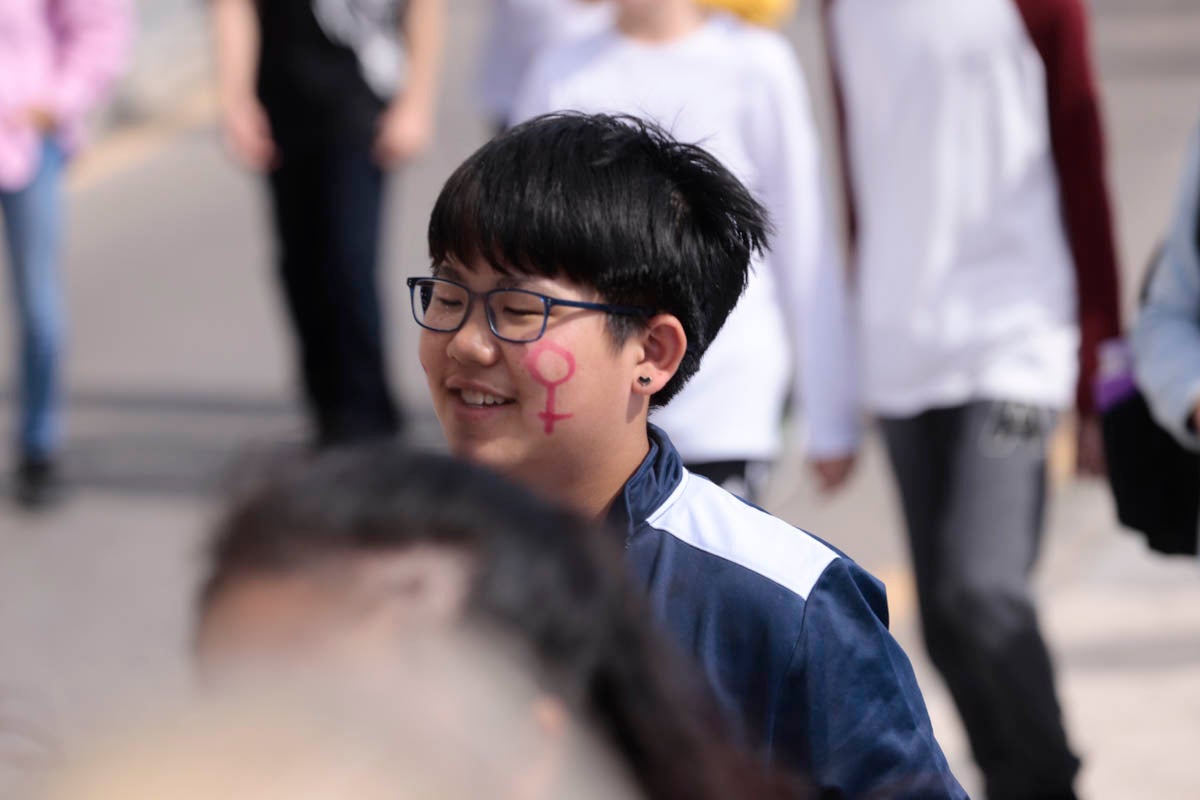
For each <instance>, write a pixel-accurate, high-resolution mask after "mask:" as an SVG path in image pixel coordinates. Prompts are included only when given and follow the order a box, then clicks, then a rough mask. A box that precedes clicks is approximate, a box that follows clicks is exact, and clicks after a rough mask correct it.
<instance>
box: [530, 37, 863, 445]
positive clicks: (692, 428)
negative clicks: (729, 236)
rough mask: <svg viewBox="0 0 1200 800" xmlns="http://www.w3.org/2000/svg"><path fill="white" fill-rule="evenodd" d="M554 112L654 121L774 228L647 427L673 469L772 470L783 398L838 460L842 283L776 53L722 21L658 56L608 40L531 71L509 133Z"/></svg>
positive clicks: (811, 137) (813, 167) (816, 168)
mask: <svg viewBox="0 0 1200 800" xmlns="http://www.w3.org/2000/svg"><path fill="white" fill-rule="evenodd" d="M562 110H576V111H584V112H591V113H598V112H609V113H618V112H619V113H627V114H634V115H637V116H640V117H643V118H647V119H651V120H654V121H655V122H657V123H659V124H660V125H662V126H663V127H664V128H666V129H667V130H668V131H670V132H671V133H672V135H674V136H675V138H677V139H679V140H680V141H684V142H689V143H694V144H699V145H701V146H702V147H704V148H705V149H706V150H708V151H709V152H711V153H712V154H713V155H715V156H716V157H717V158H718V159H720V161H721V162H722V163H723V164H724V165H725V166H726V167H727V168H729V169H730V170H731V171H732V172H733V173H734V174H736V175H737V176H738V177H739V178H740V179H741V180H742V181H743V182H744V183H745V184H746V185H747V186H748V187H749V188H750V189H751V191H752V192H753V193H754V194H755V196H756V197H757V198H758V199H759V200H760V202H762V203H763V205H764V206H765V207H766V208H767V210H768V212H769V213H770V215H771V217H772V219H773V221H774V223H775V227H776V234H775V237H774V239H773V241H772V244H771V249H770V252H769V253H768V254H767V255H766V257H765V258H762V259H759V260H756V262H755V263H754V264H753V273H752V275H751V277H750V281H749V286H748V287H747V289H746V293H745V295H744V296H743V297H742V299H741V301H740V302H739V303H738V305H737V307H736V308H735V309H734V311H733V313H732V314H731V315H730V317H729V320H728V321H727V322H726V324H725V327H724V328H723V329H722V330H721V333H720V334H719V335H718V336H717V338H716V340H715V341H714V342H713V343H712V345H711V347H710V348H709V350H708V352H707V353H706V354H705V356H704V359H703V361H702V363H701V366H700V371H699V373H698V374H697V375H696V376H695V377H693V378H692V380H691V381H690V382H689V383H688V384H687V385H686V386H685V387H684V389H683V391H682V392H681V393H680V394H679V395H678V396H677V397H676V398H675V399H674V400H672V401H671V402H670V403H669V404H668V405H667V407H666V408H663V409H661V410H659V411H657V412H656V413H655V414H654V415H653V416H652V420H653V421H654V422H655V423H656V424H658V425H660V426H662V427H663V428H664V429H665V430H666V431H667V432H668V433H669V434H670V436H671V438H672V440H673V441H674V442H675V444H676V446H677V447H678V449H679V451H680V453H681V454H682V455H683V457H684V459H685V460H687V461H688V462H691V463H697V462H704V461H723V460H741V459H748V460H769V459H771V458H773V457H774V456H776V455H777V454H778V452H779V450H780V448H781V445H782V441H781V438H782V437H781V424H780V423H781V419H782V416H783V411H784V404H785V401H786V397H787V394H788V391H789V388H793V392H792V393H793V396H794V398H795V400H796V403H797V411H799V410H800V406H802V407H803V412H804V415H803V419H804V420H805V422H806V427H807V451H808V453H809V455H810V456H813V457H821V456H835V455H844V454H846V453H849V452H852V451H853V450H854V449H855V448H856V447H857V443H858V437H859V424H858V413H857V408H856V380H855V378H856V376H855V372H856V370H855V367H854V363H853V360H852V355H853V352H854V348H853V347H852V346H851V343H850V341H849V335H850V331H851V325H850V324H849V320H848V312H847V300H846V287H845V275H844V273H843V270H842V267H841V261H840V257H839V254H838V251H837V248H836V246H835V243H834V242H833V239H832V237H831V234H830V228H829V225H828V222H827V219H826V203H825V199H824V187H823V183H822V175H821V168H820V152H819V144H818V138H817V133H816V129H815V126H814V124H813V121H812V118H811V114H810V109H809V102H808V96H807V91H806V88H805V84H804V80H803V76H802V74H801V71H800V67H799V64H798V63H797V61H796V59H795V56H794V55H793V53H792V51H791V49H790V46H789V45H788V43H787V41H786V40H784V39H783V38H782V37H781V36H779V35H778V34H776V33H774V32H772V31H767V30H763V29H759V28H754V27H751V26H748V25H746V24H744V23H742V22H740V21H739V20H737V19H735V18H733V17H731V16H728V15H724V14H717V15H713V16H712V17H710V18H709V19H708V20H707V21H706V23H705V24H704V26H703V27H702V28H700V29H699V30H697V31H695V32H693V33H691V34H689V35H687V36H686V37H683V38H681V39H678V40H675V41H672V42H669V43H666V44H647V43H643V42H638V41H635V40H632V39H629V38H627V37H625V36H623V35H621V34H620V33H619V32H617V31H615V30H610V31H607V32H605V33H602V34H600V35H597V36H593V37H590V38H587V39H584V40H581V41H579V42H576V43H574V44H571V45H567V46H564V47H560V48H555V49H552V50H550V51H548V52H547V53H545V54H544V55H543V56H542V57H541V58H539V59H538V60H537V62H536V63H535V65H534V67H533V69H532V70H531V73H530V76H529V78H528V79H527V81H526V83H525V86H524V88H523V90H522V92H521V93H520V95H519V98H518V101H517V104H516V107H515V109H514V122H516V121H521V120H525V119H529V118H530V117H533V116H537V115H538V114H542V113H547V112H551V111H562ZM817 332H820V334H819V335H818V334H817ZM789 375H791V376H794V381H789Z"/></svg>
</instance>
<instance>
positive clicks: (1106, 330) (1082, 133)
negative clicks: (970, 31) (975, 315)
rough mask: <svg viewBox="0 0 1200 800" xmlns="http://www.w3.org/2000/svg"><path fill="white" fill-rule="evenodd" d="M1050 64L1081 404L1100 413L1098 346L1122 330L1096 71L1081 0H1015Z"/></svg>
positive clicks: (1054, 141)
mask: <svg viewBox="0 0 1200 800" xmlns="http://www.w3.org/2000/svg"><path fill="white" fill-rule="evenodd" d="M1015 2H1016V4H1017V7H1018V8H1019V9H1020V11H1021V15H1022V16H1023V17H1024V18H1025V25H1026V27H1027V28H1028V29H1029V35H1030V38H1031V39H1032V40H1033V43H1034V45H1035V46H1036V47H1037V50H1038V53H1040V54H1041V56H1042V61H1043V62H1044V63H1045V66H1046V89H1047V99H1048V102H1049V106H1050V108H1049V111H1050V142H1051V147H1052V148H1053V151H1054V163H1055V166H1056V167H1057V170H1058V180H1059V187H1060V192H1061V195H1062V213H1063V224H1064V226H1065V227H1066V233H1067V239H1068V241H1069V243H1070V247H1071V255H1072V257H1073V260H1074V262H1075V276H1076V283H1077V285H1078V287H1079V328H1080V334H1081V339H1082V341H1081V346H1080V371H1079V385H1078V387H1077V390H1076V404H1077V406H1078V408H1079V412H1080V414H1082V415H1085V416H1088V415H1091V414H1093V413H1094V411H1095V408H1094V405H1093V402H1092V390H1091V386H1092V379H1093V376H1094V375H1095V372H1096V361H1097V354H1096V348H1097V345H1099V344H1100V342H1102V341H1104V340H1105V339H1108V338H1111V337H1114V336H1119V335H1120V333H1121V311H1120V295H1119V292H1118V273H1117V256H1116V246H1115V243H1114V239H1113V224H1112V214H1111V211H1110V209H1109V201H1108V186H1107V181H1106V178H1105V158H1104V134H1103V131H1102V130H1101V124H1100V104H1099V98H1098V96H1097V92H1096V82H1095V76H1094V74H1093V71H1092V64H1091V53H1090V44H1089V41H1088V20H1087V10H1086V8H1085V7H1084V3H1083V0H1015Z"/></svg>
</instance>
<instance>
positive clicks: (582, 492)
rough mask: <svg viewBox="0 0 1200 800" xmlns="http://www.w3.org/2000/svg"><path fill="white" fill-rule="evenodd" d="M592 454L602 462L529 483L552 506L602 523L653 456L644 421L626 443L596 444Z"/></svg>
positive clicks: (605, 442) (607, 442)
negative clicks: (601, 456)
mask: <svg viewBox="0 0 1200 800" xmlns="http://www.w3.org/2000/svg"><path fill="white" fill-rule="evenodd" d="M592 452H593V453H604V454H605V458H604V460H603V462H600V463H596V462H591V463H588V464H587V465H586V466H582V467H581V468H579V469H577V470H563V471H561V472H559V473H558V474H559V480H556V481H554V483H553V484H546V483H545V482H544V478H543V480H538V481H532V482H528V484H529V485H532V486H533V488H534V490H535V491H536V492H538V493H541V494H543V495H545V496H546V498H547V499H548V500H550V501H551V502H555V503H559V504H560V505H565V506H567V507H568V508H571V509H573V510H574V511H576V512H577V513H579V514H582V515H584V516H585V517H587V518H588V519H594V520H603V519H604V517H606V516H607V515H608V512H609V510H610V509H611V508H612V506H613V503H614V502H618V501H619V499H620V496H621V493H622V492H623V491H624V489H625V484H626V482H628V481H629V478H630V477H632V476H633V473H635V472H637V469H638V467H639V466H641V464H642V461H644V460H645V458H646V455H647V454H648V453H649V452H650V437H649V434H648V433H647V428H646V425H645V420H644V419H643V420H642V426H641V429H640V431H639V432H638V433H637V435H630V436H629V437H628V438H627V439H626V440H625V441H624V442H619V443H614V442H612V441H604V442H597V443H596V446H595V448H594V449H593V450H592Z"/></svg>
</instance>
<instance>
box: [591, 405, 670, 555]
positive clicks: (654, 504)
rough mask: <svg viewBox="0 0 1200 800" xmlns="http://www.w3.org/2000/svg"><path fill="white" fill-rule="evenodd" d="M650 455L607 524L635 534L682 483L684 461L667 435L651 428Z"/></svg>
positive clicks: (618, 500) (656, 428) (643, 461)
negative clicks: (635, 530)
mask: <svg viewBox="0 0 1200 800" xmlns="http://www.w3.org/2000/svg"><path fill="white" fill-rule="evenodd" d="M648 427H649V435H650V452H649V453H647V454H646V458H645V459H643V460H642V463H641V464H640V465H639V466H638V468H637V469H636V470H635V471H634V473H633V475H631V476H630V477H629V480H627V481H625V487H624V488H623V489H622V490H621V494H620V495H619V496H618V497H617V500H616V502H615V503H613V506H612V509H611V510H610V511H609V512H608V522H609V524H610V525H613V526H615V527H616V528H617V529H618V530H620V529H624V530H625V531H626V532H627V535H628V534H629V533H632V532H633V530H634V529H635V528H637V526H639V525H641V524H642V523H643V522H645V521H646V518H647V517H649V516H650V515H651V514H653V513H654V512H655V511H656V510H657V509H658V507H659V506H661V505H662V504H663V503H664V502H666V500H667V498H668V497H670V496H671V493H672V492H673V491H675V487H677V486H678V485H679V482H680V481H681V480H682V479H683V460H682V459H681V458H680V457H679V453H678V451H676V450H675V445H673V444H671V440H670V439H669V438H667V434H666V433H665V432H663V430H662V429H661V428H659V427H657V426H654V425H650V426H648Z"/></svg>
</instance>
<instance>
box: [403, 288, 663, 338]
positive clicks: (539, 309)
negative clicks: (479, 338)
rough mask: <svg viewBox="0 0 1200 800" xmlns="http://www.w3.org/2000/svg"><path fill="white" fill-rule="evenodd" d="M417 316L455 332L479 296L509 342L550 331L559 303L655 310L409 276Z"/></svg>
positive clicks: (635, 312) (617, 310) (425, 324)
mask: <svg viewBox="0 0 1200 800" xmlns="http://www.w3.org/2000/svg"><path fill="white" fill-rule="evenodd" d="M407 283H408V290H409V295H410V296H411V298H412V313H413V319H415V320H416V321H417V324H418V325H420V326H421V327H422V328H425V329H427V330H431V331H438V332H439V333H454V332H455V331H457V330H460V329H461V328H462V326H463V325H465V324H466V322H467V318H468V317H470V316H471V304H472V303H473V302H474V300H475V298H476V297H480V298H482V299H483V303H484V309H485V311H486V312H487V320H488V327H490V328H491V329H492V333H494V334H496V337H497V338H499V339H503V340H504V341H506V342H514V343H518V344H521V343H526V342H535V341H537V340H538V339H540V338H542V334H544V333H545V332H546V322H547V321H548V320H549V319H550V309H552V308H554V307H555V306H566V307H568V308H584V309H588V310H590V311H603V312H605V313H607V314H621V315H626V316H649V315H650V314H651V313H653V312H651V311H648V310H646V309H644V308H633V307H631V306H614V305H609V304H607V303H585V302H583V301H580V300H560V299H558V298H557V297H547V296H546V295H544V294H538V293H537V292H530V291H527V290H525V289H492V290H491V291H489V292H472V291H471V290H470V289H468V288H467V287H466V286H463V285H462V284H461V283H458V282H457V281H451V280H447V279H445V278H409V279H408V281H407Z"/></svg>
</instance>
